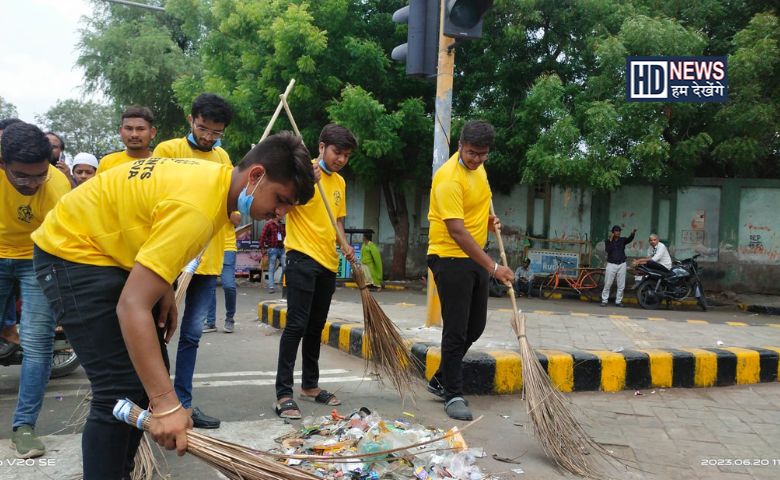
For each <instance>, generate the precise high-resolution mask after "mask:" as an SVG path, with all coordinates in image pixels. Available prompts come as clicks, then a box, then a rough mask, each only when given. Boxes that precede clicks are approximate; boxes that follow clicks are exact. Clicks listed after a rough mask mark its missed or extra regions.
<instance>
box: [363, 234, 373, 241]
mask: <svg viewBox="0 0 780 480" xmlns="http://www.w3.org/2000/svg"><path fill="white" fill-rule="evenodd" d="M363 238H364V239H366V240H368V241H371V240H372V239H373V238H374V236H373V235H372V234H371V233H369V232H366V233H364V234H363Z"/></svg>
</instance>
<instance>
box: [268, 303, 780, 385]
mask: <svg viewBox="0 0 780 480" xmlns="http://www.w3.org/2000/svg"><path fill="white" fill-rule="evenodd" d="M257 316H258V319H259V320H260V321H261V322H263V323H267V324H268V325H271V326H272V327H275V328H284V325H285V324H286V321H287V306H286V304H280V303H275V302H273V301H266V302H260V303H259V304H258V308H257ZM408 341H409V348H410V349H411V351H412V353H413V355H414V356H415V357H416V358H417V359H418V360H419V361H420V364H421V365H423V370H424V371H421V372H420V374H421V375H422V376H424V377H425V378H426V379H429V378H430V377H431V376H432V375H433V374H434V373H435V372H436V370H437V368H438V367H439V363H440V362H441V350H440V348H439V344H438V343H431V342H422V341H416V340H414V339H408ZM322 343H324V344H326V345H330V346H331V347H335V348H338V349H339V350H341V351H343V352H346V353H349V354H350V355H355V356H357V357H361V358H366V352H365V344H364V342H363V324H362V323H350V322H344V321H331V320H328V321H327V322H326V323H325V328H324V329H323V331H322ZM536 354H537V356H538V358H539V360H540V361H541V363H542V365H543V366H544V367H545V368H546V369H547V373H548V374H549V375H550V378H551V379H552V381H553V384H555V385H556V386H557V387H558V389H559V390H561V391H563V392H574V391H599V390H600V391H605V392H617V391H620V390H641V389H647V388H671V387H685V388H691V387H715V386H718V387H720V386H729V385H742V384H753V383H764V382H775V381H777V380H778V375H779V374H780V347H767V346H765V347H745V348H741V347H723V348H680V349H646V350H624V351H621V352H611V351H605V350H570V351H568V350H567V351H563V350H547V349H538V350H536ZM463 386H464V393H469V394H507V393H518V392H520V390H521V389H522V386H523V379H522V365H521V360H520V354H519V353H518V352H515V351H512V350H485V351H470V352H469V353H468V354H467V355H466V357H465V358H464V359H463Z"/></svg>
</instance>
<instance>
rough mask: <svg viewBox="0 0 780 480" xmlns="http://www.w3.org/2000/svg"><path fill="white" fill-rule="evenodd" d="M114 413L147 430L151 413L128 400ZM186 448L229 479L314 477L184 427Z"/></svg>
mask: <svg viewBox="0 0 780 480" xmlns="http://www.w3.org/2000/svg"><path fill="white" fill-rule="evenodd" d="M114 416H115V417H116V418H117V419H119V420H121V421H124V422H125V423H127V424H129V425H132V426H134V427H136V428H142V429H143V430H145V431H149V427H150V422H151V417H150V416H149V413H148V412H147V411H146V410H142V409H141V407H139V406H138V405H136V404H134V403H133V402H131V401H130V400H126V399H125V400H119V401H118V402H117V404H116V406H115V407H114ZM187 452H188V453H190V454H192V455H195V456H196V457H198V458H200V459H201V460H203V461H204V462H206V463H208V464H209V465H211V466H212V467H214V468H216V469H217V470H219V471H220V472H221V473H222V474H223V475H225V476H226V477H228V478H229V479H231V480H274V479H279V478H283V479H289V480H315V479H319V477H317V476H315V475H313V474H311V473H308V472H306V471H304V470H300V469H296V468H292V467H290V466H287V465H285V464H282V463H279V462H276V461H274V460H270V459H268V458H264V457H262V456H259V455H258V453H259V452H258V451H256V450H253V449H250V448H246V447H243V446H241V445H237V444H234V443H230V442H225V441H223V440H219V439H215V438H212V437H209V436H207V435H203V434H201V433H198V432H193V431H192V430H187Z"/></svg>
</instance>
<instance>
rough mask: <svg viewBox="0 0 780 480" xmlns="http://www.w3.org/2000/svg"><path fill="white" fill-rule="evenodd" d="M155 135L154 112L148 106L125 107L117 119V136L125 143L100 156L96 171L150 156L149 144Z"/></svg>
mask: <svg viewBox="0 0 780 480" xmlns="http://www.w3.org/2000/svg"><path fill="white" fill-rule="evenodd" d="M155 135H157V129H156V128H155V127H154V114H153V113H152V111H151V110H149V108H147V107H141V106H138V105H133V106H132V107H128V108H126V109H125V111H124V112H122V116H121V117H120V119H119V137H120V138H121V139H122V143H124V144H125V149H124V150H122V151H120V152H114V153H109V154H108V155H106V156H105V157H103V158H101V159H100V162H99V163H98V169H97V173H101V172H105V171H106V170H108V169H110V168H114V167H116V166H117V165H121V164H123V163H127V162H132V161H133V160H138V159H139V158H149V157H151V156H152V150H151V149H150V148H149V145H150V144H151V143H152V140H154V136H155Z"/></svg>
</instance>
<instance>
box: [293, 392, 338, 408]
mask: <svg viewBox="0 0 780 480" xmlns="http://www.w3.org/2000/svg"><path fill="white" fill-rule="evenodd" d="M301 398H302V399H304V400H309V401H312V402H317V403H321V404H323V405H327V406H329V407H335V406H338V405H341V400H339V399H338V398H336V395H334V394H332V393H330V392H329V391H327V390H320V393H318V394H317V395H306V394H305V393H303V392H301Z"/></svg>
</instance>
